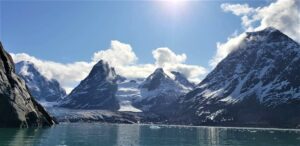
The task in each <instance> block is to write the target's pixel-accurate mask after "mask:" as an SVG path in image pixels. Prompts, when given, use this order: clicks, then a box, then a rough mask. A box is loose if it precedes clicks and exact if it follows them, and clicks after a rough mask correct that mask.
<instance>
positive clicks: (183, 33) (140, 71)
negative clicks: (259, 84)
mask: <svg viewBox="0 0 300 146" xmlns="http://www.w3.org/2000/svg"><path fill="white" fill-rule="evenodd" d="M275 19H276V20H275ZM299 24H300V19H299V1H296V0H277V1H276V0H260V1H254V0H251V1H242V0H231V1H226V0H213V1H209V0H199V1H196V0H194V1H184V0H164V1H150V0H149V1H142V0H141V1H138V0H130V1H129V0H128V1H126V0H124V1H100V0H99V1H97V0H95V1H68V0H66V1H51V0H47V1H29V0H23V1H21V0H12V1H5V0H4V1H3V0H1V2H0V40H1V42H2V44H3V45H4V47H5V49H6V50H7V51H8V52H9V53H11V55H12V57H13V59H14V60H15V62H17V61H22V60H28V61H31V62H33V63H34V64H35V65H36V66H37V68H38V69H39V71H40V72H41V73H42V74H44V75H45V76H46V77H48V78H49V79H52V78H53V79H57V80H58V81H59V82H60V83H61V84H62V85H63V87H64V88H65V89H66V90H67V91H68V92H69V91H70V90H71V89H72V88H73V87H74V86H75V85H76V84H78V82H79V81H80V80H82V79H83V78H84V77H85V76H86V75H87V74H88V72H89V71H90V69H91V68H92V66H93V65H94V64H95V63H96V62H97V61H99V60H100V59H104V60H106V61H107V62H109V64H110V65H111V66H114V67H115V68H116V71H117V73H120V74H121V75H124V76H126V77H129V78H136V77H146V76H147V75H149V74H150V73H151V72H153V71H154V70H155V68H157V67H163V68H164V69H165V70H166V71H167V72H168V71H171V70H176V71H180V72H182V73H183V74H185V75H186V76H187V77H188V78H189V79H190V80H192V81H194V82H200V81H201V79H203V78H204V77H205V75H207V73H209V71H211V70H212V69H213V68H214V67H215V66H216V64H217V63H218V62H219V61H220V60H221V59H223V58H224V57H226V55H227V54H228V53H230V51H232V49H233V48H234V46H236V44H237V43H238V42H240V41H241V40H242V38H243V35H244V32H245V31H255V30H259V29H263V28H265V27H268V26H273V25H274V27H276V28H277V29H279V30H281V31H283V32H284V33H286V34H288V35H289V36H291V37H292V38H293V39H295V40H297V41H298V40H300V39H299V34H300V32H299V31H300V29H299V28H300V27H299ZM133 72H134V73H133Z"/></svg>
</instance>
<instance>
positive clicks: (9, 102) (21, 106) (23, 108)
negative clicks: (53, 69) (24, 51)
mask: <svg viewBox="0 0 300 146" xmlns="http://www.w3.org/2000/svg"><path fill="white" fill-rule="evenodd" d="M0 57H1V59H0V127H37V126H51V125H53V124H55V122H54V120H53V119H52V118H51V117H50V116H49V114H48V113H47V112H46V111H45V109H44V108H43V107H42V106H41V105H40V104H39V103H37V102H36V101H35V99H33V97H32V96H31V94H30V92H29V90H28V88H27V86H26V84H25V82H24V80H22V79H21V78H20V77H18V76H17V75H16V73H15V67H14V63H13V60H12V58H11V56H10V55H9V54H8V53H7V52H6V51H5V50H4V48H3V46H2V44H1V43H0Z"/></svg>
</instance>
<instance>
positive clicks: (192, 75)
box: [152, 48, 207, 82]
mask: <svg viewBox="0 0 300 146" xmlns="http://www.w3.org/2000/svg"><path fill="white" fill-rule="evenodd" d="M152 54H153V57H154V59H155V65H156V66H157V67H162V68H164V70H165V71H167V73H168V74H169V75H170V76H171V74H170V72H171V71H178V72H180V73H182V74H184V75H185V76H187V77H188V78H189V80H191V81H194V82H199V81H200V77H201V76H202V77H203V75H204V74H206V73H207V70H206V69H205V68H204V67H201V66H197V65H187V64H185V61H186V59H187V56H186V54H175V53H174V52H173V51H172V50H171V49H169V48H157V49H155V50H153V51H152Z"/></svg>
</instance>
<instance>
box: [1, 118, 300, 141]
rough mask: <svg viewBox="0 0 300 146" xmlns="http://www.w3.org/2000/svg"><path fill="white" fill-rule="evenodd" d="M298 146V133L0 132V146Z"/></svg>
mask: <svg viewBox="0 0 300 146" xmlns="http://www.w3.org/2000/svg"><path fill="white" fill-rule="evenodd" d="M6 145H12V146H32V145H33V146H48V145H49V146H93V145H95V146H300V131H293V130H276V129H268V130H266V129H265V130H264V129H238V128H215V127H183V126H161V128H160V129H153V128H150V126H149V125H123V124H119V125H113V124H92V123H76V124H60V125H57V126H55V127H52V128H44V129H0V146H6Z"/></svg>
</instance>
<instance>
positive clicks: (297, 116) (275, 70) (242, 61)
mask: <svg viewBox="0 0 300 146" xmlns="http://www.w3.org/2000/svg"><path fill="white" fill-rule="evenodd" d="M299 64H300V45H299V44H298V43H297V42H295V41H293V40H292V39H290V38H289V37H288V36H286V35H285V34H283V33H281V32H280V31H279V30H276V29H275V28H272V27H269V28H266V29H264V30H262V31H257V32H249V33H247V34H246V37H245V38H244V39H243V41H242V42H241V43H240V44H239V46H238V47H237V48H235V50H234V51H232V52H231V53H230V54H229V55H228V56H227V57H226V58H225V59H223V60H222V61H221V62H220V63H219V64H218V65H217V66H216V68H215V69H214V70H213V71H212V72H211V73H210V74H208V75H207V77H206V78H205V79H204V80H203V81H202V82H201V83H200V84H199V85H197V87H196V88H195V89H194V90H193V91H191V92H189V93H188V94H186V95H185V97H184V98H182V99H181V100H180V102H179V105H180V109H181V110H180V114H181V115H183V116H182V118H181V119H182V120H183V121H185V123H186V122H189V123H193V124H218V125H220V124H228V125H250V126H258V125H264V126H276V127H278V126H283V127H285V126H291V127H293V126H294V127H295V126H297V124H299V123H300V65H299Z"/></svg>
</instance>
